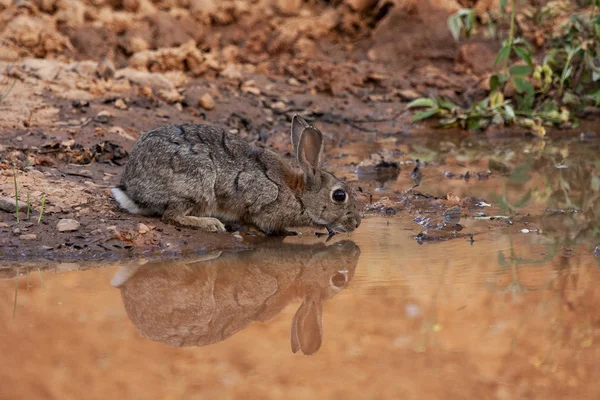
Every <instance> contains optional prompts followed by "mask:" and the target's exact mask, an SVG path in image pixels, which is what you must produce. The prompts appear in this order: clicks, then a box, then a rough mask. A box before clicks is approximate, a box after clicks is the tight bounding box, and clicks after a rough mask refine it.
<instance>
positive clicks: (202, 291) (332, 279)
mask: <svg viewBox="0 0 600 400" xmlns="http://www.w3.org/2000/svg"><path fill="white" fill-rule="evenodd" d="M359 256H360V249H359V247H358V246H356V245H355V244H354V243H353V242H351V241H343V242H339V243H335V244H333V245H330V246H326V245H325V244H323V243H320V244H317V245H290V244H287V245H283V244H281V245H279V246H278V247H276V248H264V247H261V248H259V249H257V250H252V251H243V252H238V253H230V254H221V253H217V254H216V255H214V256H213V257H205V258H204V259H201V260H200V261H197V260H192V261H180V262H178V263H176V264H170V265H165V264H161V263H155V264H146V265H143V266H138V267H135V266H123V267H121V268H120V269H119V271H118V272H117V273H116V275H115V277H114V278H113V281H112V283H113V285H114V286H116V287H118V288H119V289H120V290H121V296H122V299H123V303H124V306H125V310H126V311H127V315H128V316H129V318H130V319H131V321H132V322H133V324H134V325H135V326H136V328H137V329H138V331H139V332H140V333H141V334H142V335H144V336H145V337H147V338H149V339H151V340H155V341H158V342H162V343H165V344H168V345H170V346H204V345H208V344H213V343H217V342H220V341H223V340H225V339H227V338H228V337H230V336H231V335H233V334H235V333H236V332H238V331H240V330H242V329H244V328H245V327H247V326H248V325H249V324H250V323H251V322H252V321H267V320H269V319H271V318H273V317H274V316H275V315H277V314H278V313H279V312H281V311H282V310H283V308H285V306H287V305H288V304H289V302H290V301H292V300H293V299H295V298H301V299H302V305H301V306H300V308H299V309H298V311H297V312H296V314H295V316H294V319H293V321H292V329H291V339H290V340H291V345H292V351H293V352H294V353H296V352H297V351H298V350H302V352H303V353H304V354H313V353H315V352H316V351H317V350H318V349H319V347H320V346H321V342H322V336H323V329H322V320H321V319H322V311H323V303H324V302H325V301H327V300H328V299H330V298H331V297H333V296H334V295H335V294H337V293H338V292H339V291H341V290H342V289H344V288H345V287H346V286H347V285H348V282H350V279H352V276H353V275H354V270H355V268H356V264H357V263H358V258H359Z"/></svg>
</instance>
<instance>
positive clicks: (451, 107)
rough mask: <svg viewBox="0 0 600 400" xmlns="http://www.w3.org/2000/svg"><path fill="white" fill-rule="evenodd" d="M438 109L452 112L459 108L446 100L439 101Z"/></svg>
mask: <svg viewBox="0 0 600 400" xmlns="http://www.w3.org/2000/svg"><path fill="white" fill-rule="evenodd" d="M438 107H439V108H443V109H445V110H448V111H452V110H454V109H456V108H458V107H457V106H456V104H454V103H453V102H451V101H450V100H446V99H438Z"/></svg>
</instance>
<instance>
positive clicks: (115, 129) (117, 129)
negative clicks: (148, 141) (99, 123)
mask: <svg viewBox="0 0 600 400" xmlns="http://www.w3.org/2000/svg"><path fill="white" fill-rule="evenodd" d="M108 133H110V134H113V135H119V136H121V137H122V138H125V139H127V140H131V141H134V142H135V141H136V140H137V139H136V138H135V137H133V136H131V135H130V134H129V133H127V132H126V131H125V129H123V128H121V127H120V126H113V127H112V128H110V129H109V130H108Z"/></svg>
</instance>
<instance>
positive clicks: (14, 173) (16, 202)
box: [13, 167, 19, 223]
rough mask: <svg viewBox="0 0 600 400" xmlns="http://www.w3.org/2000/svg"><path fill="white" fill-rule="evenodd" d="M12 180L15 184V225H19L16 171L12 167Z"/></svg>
mask: <svg viewBox="0 0 600 400" xmlns="http://www.w3.org/2000/svg"><path fill="white" fill-rule="evenodd" d="M13 180H14V182H15V206H16V209H15V217H16V218H17V223H19V188H18V186H17V170H16V169H15V168H14V167H13Z"/></svg>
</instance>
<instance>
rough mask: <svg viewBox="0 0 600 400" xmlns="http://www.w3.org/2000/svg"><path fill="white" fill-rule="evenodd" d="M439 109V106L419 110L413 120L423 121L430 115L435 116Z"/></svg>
mask: <svg viewBox="0 0 600 400" xmlns="http://www.w3.org/2000/svg"><path fill="white" fill-rule="evenodd" d="M439 111H440V110H438V109H437V108H433V109H431V110H425V111H421V112H418V113H416V114H415V115H413V118H412V122H417V121H421V120H423V119H427V118H429V117H433V116H434V115H436V114H437V113H439Z"/></svg>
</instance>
